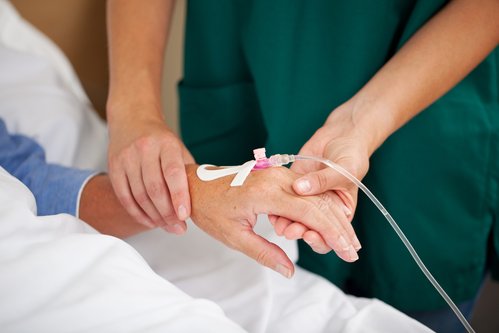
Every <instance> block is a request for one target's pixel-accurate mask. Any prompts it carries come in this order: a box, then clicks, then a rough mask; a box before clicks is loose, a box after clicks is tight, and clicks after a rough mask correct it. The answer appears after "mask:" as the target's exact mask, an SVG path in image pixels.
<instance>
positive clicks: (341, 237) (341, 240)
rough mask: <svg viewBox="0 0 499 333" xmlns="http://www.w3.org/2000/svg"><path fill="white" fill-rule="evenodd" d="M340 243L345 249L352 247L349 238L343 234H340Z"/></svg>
mask: <svg viewBox="0 0 499 333" xmlns="http://www.w3.org/2000/svg"><path fill="white" fill-rule="evenodd" d="M338 243H339V244H340V246H341V249H342V250H343V251H347V250H349V249H350V247H352V246H351V245H350V243H348V242H347V240H346V239H345V237H343V236H340V238H339V239H338Z"/></svg>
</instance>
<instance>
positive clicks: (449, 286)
mask: <svg viewBox="0 0 499 333" xmlns="http://www.w3.org/2000/svg"><path fill="white" fill-rule="evenodd" d="M445 3H446V1H444V0H400V1H397V0H379V1H355V0H353V1H339V0H337V1H334V0H313V1H308V0H302V1H298V0H296V1H289V0H272V1H268V0H253V1H238V0H217V1H204V0H189V1H188V9H187V22H186V39H185V63H184V66H185V67H184V78H183V80H182V82H181V83H180V84H179V94H180V117H181V131H182V136H183V139H184V141H185V143H186V144H187V146H188V148H189V149H190V151H191V152H192V153H193V155H194V156H195V158H196V160H197V162H198V163H213V164H219V165H234V164H239V163H242V162H245V161H247V160H250V159H252V158H253V156H252V150H253V149H254V148H257V147H266V148H267V152H268V153H269V154H274V153H297V152H298V150H299V149H300V148H301V147H302V145H303V144H304V143H305V142H306V141H307V140H308V139H309V138H310V137H311V136H312V134H313V133H314V132H315V131H316V130H317V129H318V128H319V127H320V126H321V125H322V124H323V123H324V121H325V120H326V117H327V116H328V114H329V113H330V112H331V110H333V109H334V108H335V107H337V106H339V105H340V104H342V103H343V102H345V101H346V100H348V99H349V98H350V97H352V96H353V95H354V94H355V93H356V92H357V91H358V90H359V89H360V88H361V87H362V86H363V85H364V84H365V83H366V82H367V81H368V80H369V79H370V78H371V77H372V76H373V75H374V74H375V73H376V71H377V70H378V69H379V68H380V67H382V66H383V64H384V63H386V61H387V60H388V59H389V58H390V57H392V56H393V54H394V53H395V52H396V51H397V49H399V48H400V47H401V46H402V45H403V44H404V43H405V42H406V41H407V40H408V39H409V38H410V36H411V35H413V34H414V33H415V32H416V31H417V29H418V28H419V27H421V26H422V25H423V24H424V23H425V22H426V21H427V20H428V19H430V18H431V17H432V16H433V15H434V14H435V13H436V12H438V11H439V10H440V9H441V8H442V7H443V6H444V5H445ZM498 65H499V53H498V51H497V49H496V50H495V51H494V52H493V53H492V54H491V55H490V56H489V57H488V58H487V59H486V60H485V61H484V62H483V63H482V64H481V65H480V66H478V68H476V69H475V70H474V71H473V72H472V73H471V74H470V75H468V77H466V78H465V79H464V80H463V81H462V82H461V83H460V84H459V85H457V86H456V87H455V88H454V89H452V91H450V92H449V93H447V94H446V95H445V96H444V97H442V98H441V99H440V100H438V101H437V102H435V103H434V104H433V105H432V106H431V107H429V108H428V109H427V110H425V111H424V112H422V113H421V114H420V115H418V116H417V117H415V118H414V119H413V120H412V121H410V122H409V123H408V124H407V125H406V126H404V127H403V128H401V129H400V130H399V131H397V132H396V133H394V134H393V135H392V136H391V137H390V138H389V139H388V140H387V141H386V142H385V143H384V144H383V145H382V147H381V148H380V149H378V151H376V153H375V154H374V155H373V157H372V158H371V164H370V170H369V173H368V175H367V176H366V178H365V179H364V181H365V184H366V185H367V186H368V187H369V188H370V189H371V190H372V191H373V193H374V194H375V195H377V196H378V198H379V199H380V200H381V202H382V203H383V204H384V205H385V206H386V208H387V209H388V210H389V211H390V212H391V214H392V215H393V217H394V218H395V219H396V220H397V222H398V223H399V225H400V227H401V228H402V230H403V231H404V232H405V233H406V235H407V237H408V238H409V239H410V240H411V242H412V243H413V245H414V247H415V248H416V250H417V251H418V253H419V254H420V256H421V258H422V260H423V261H424V262H425V263H426V265H427V267H428V268H429V269H430V271H431V272H432V273H433V274H434V276H435V277H436V278H437V280H438V281H439V282H440V283H441V284H442V286H443V287H444V288H445V290H446V291H447V292H448V293H449V295H450V296H451V297H452V298H453V299H454V300H455V301H456V302H461V301H466V300H470V299H471V298H473V297H474V296H475V295H476V293H477V290H478V288H479V286H480V284H481V282H482V280H483V276H484V274H485V271H486V270H487V269H488V268H489V267H490V266H491V265H493V264H495V265H496V264H497V253H498V249H499V225H498V221H497V217H498V216H497V213H498V211H499V209H498V208H499V207H498V206H499V205H498V203H499V196H498V179H499V137H498V135H499V101H498V100H499V98H498V91H499V77H498ZM408 79H410V78H408ZM353 224H354V227H355V229H356V231H357V233H358V236H359V239H360V241H361V242H362V244H363V249H362V250H361V252H360V260H358V261H357V262H356V263H353V264H348V263H345V262H342V261H340V260H339V259H338V258H337V257H336V255H335V254H328V255H318V254H315V253H313V252H312V251H311V250H310V249H309V248H308V246H306V245H305V244H304V243H301V244H300V260H299V264H300V265H301V266H303V267H305V268H306V269H309V270H311V271H313V272H315V273H317V274H320V275H322V276H324V277H326V278H327V279H329V280H331V281H332V282H334V283H335V284H337V285H338V286H340V287H343V288H344V289H345V290H346V291H348V292H352V293H355V294H357V295H362V296H367V297H377V298H379V299H381V300H383V301H386V302H388V303H390V304H392V305H393V306H395V307H397V308H399V309H401V310H405V311H419V310H432V309H440V308H443V307H445V306H446V305H445V303H444V302H443V300H442V299H441V298H440V296H439V295H438V293H437V292H436V291H435V290H434V289H433V288H432V287H431V286H430V284H429V282H428V281H427V280H426V279H425V278H424V276H423V275H422V273H421V272H420V271H419V269H418V267H417V266H416V264H415V263H414V262H413V260H412V259H411V257H410V256H409V254H408V252H407V251H406V250H405V248H404V246H403V245H402V242H401V241H400V240H399V239H398V238H397V236H396V235H395V233H394V232H393V230H392V229H391V228H390V226H389V225H388V223H387V222H386V221H385V219H384V218H383V216H382V215H381V214H380V212H379V211H378V210H377V209H376V208H375V207H374V205H373V204H372V203H371V202H370V201H369V200H368V199H367V198H365V197H364V196H363V195H360V197H359V203H358V208H357V211H356V216H355V219H354V222H353ZM494 246H495V247H494ZM494 258H495V259H494ZM497 277H499V276H497Z"/></svg>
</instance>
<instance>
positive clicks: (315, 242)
mask: <svg viewBox="0 0 499 333" xmlns="http://www.w3.org/2000/svg"><path fill="white" fill-rule="evenodd" d="M303 240H304V241H305V243H307V244H308V245H309V246H310V247H311V248H312V250H314V252H317V253H320V254H326V253H329V252H330V251H331V250H332V249H331V247H329V246H328V245H327V244H326V242H325V241H324V239H322V237H321V235H319V234H318V233H317V232H315V231H313V230H307V231H306V232H305V233H304V234H303Z"/></svg>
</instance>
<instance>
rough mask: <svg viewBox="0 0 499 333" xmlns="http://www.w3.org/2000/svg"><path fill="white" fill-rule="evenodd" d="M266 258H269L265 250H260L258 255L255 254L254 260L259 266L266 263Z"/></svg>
mask: <svg viewBox="0 0 499 333" xmlns="http://www.w3.org/2000/svg"><path fill="white" fill-rule="evenodd" d="M268 257H269V254H268V252H267V251H266V250H260V251H258V253H257V254H256V257H255V260H256V261H257V262H258V263H259V264H261V265H265V263H266V262H267V260H268Z"/></svg>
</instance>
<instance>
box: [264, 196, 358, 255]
mask: <svg viewBox="0 0 499 333" xmlns="http://www.w3.org/2000/svg"><path fill="white" fill-rule="evenodd" d="M313 198H316V197H313ZM313 198H311V197H307V198H299V197H294V196H292V195H285V194H284V195H283V194H281V195H280V196H277V197H276V198H275V201H274V202H275V204H274V207H272V208H273V211H272V214H275V215H279V216H282V217H285V218H287V219H289V220H292V221H299V222H300V223H302V224H303V225H304V226H306V227H307V228H308V229H311V230H315V231H316V232H318V233H319V234H320V236H321V237H322V238H323V239H324V241H325V243H326V244H327V246H329V247H330V248H332V249H334V250H335V252H336V253H337V254H338V256H339V257H340V258H342V259H343V260H345V261H348V262H352V261H355V260H357V259H358V255H357V252H356V251H355V247H354V246H353V244H352V238H351V236H350V235H349V232H348V231H347V230H346V229H345V227H344V225H345V223H348V221H347V219H346V216H345V215H344V213H342V212H341V214H340V213H339V209H336V210H335V209H334V208H333V207H332V206H333V204H332V202H331V200H330V199H328V198H327V197H324V198H323V199H321V201H319V202H316V203H312V202H311V201H310V200H314V199H313ZM307 199H308V200H307ZM315 200H316V199H315ZM276 223H277V222H276ZM348 224H349V223H348ZM350 227H351V226H350ZM352 231H353V229H352ZM299 232H300V231H299Z"/></svg>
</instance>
